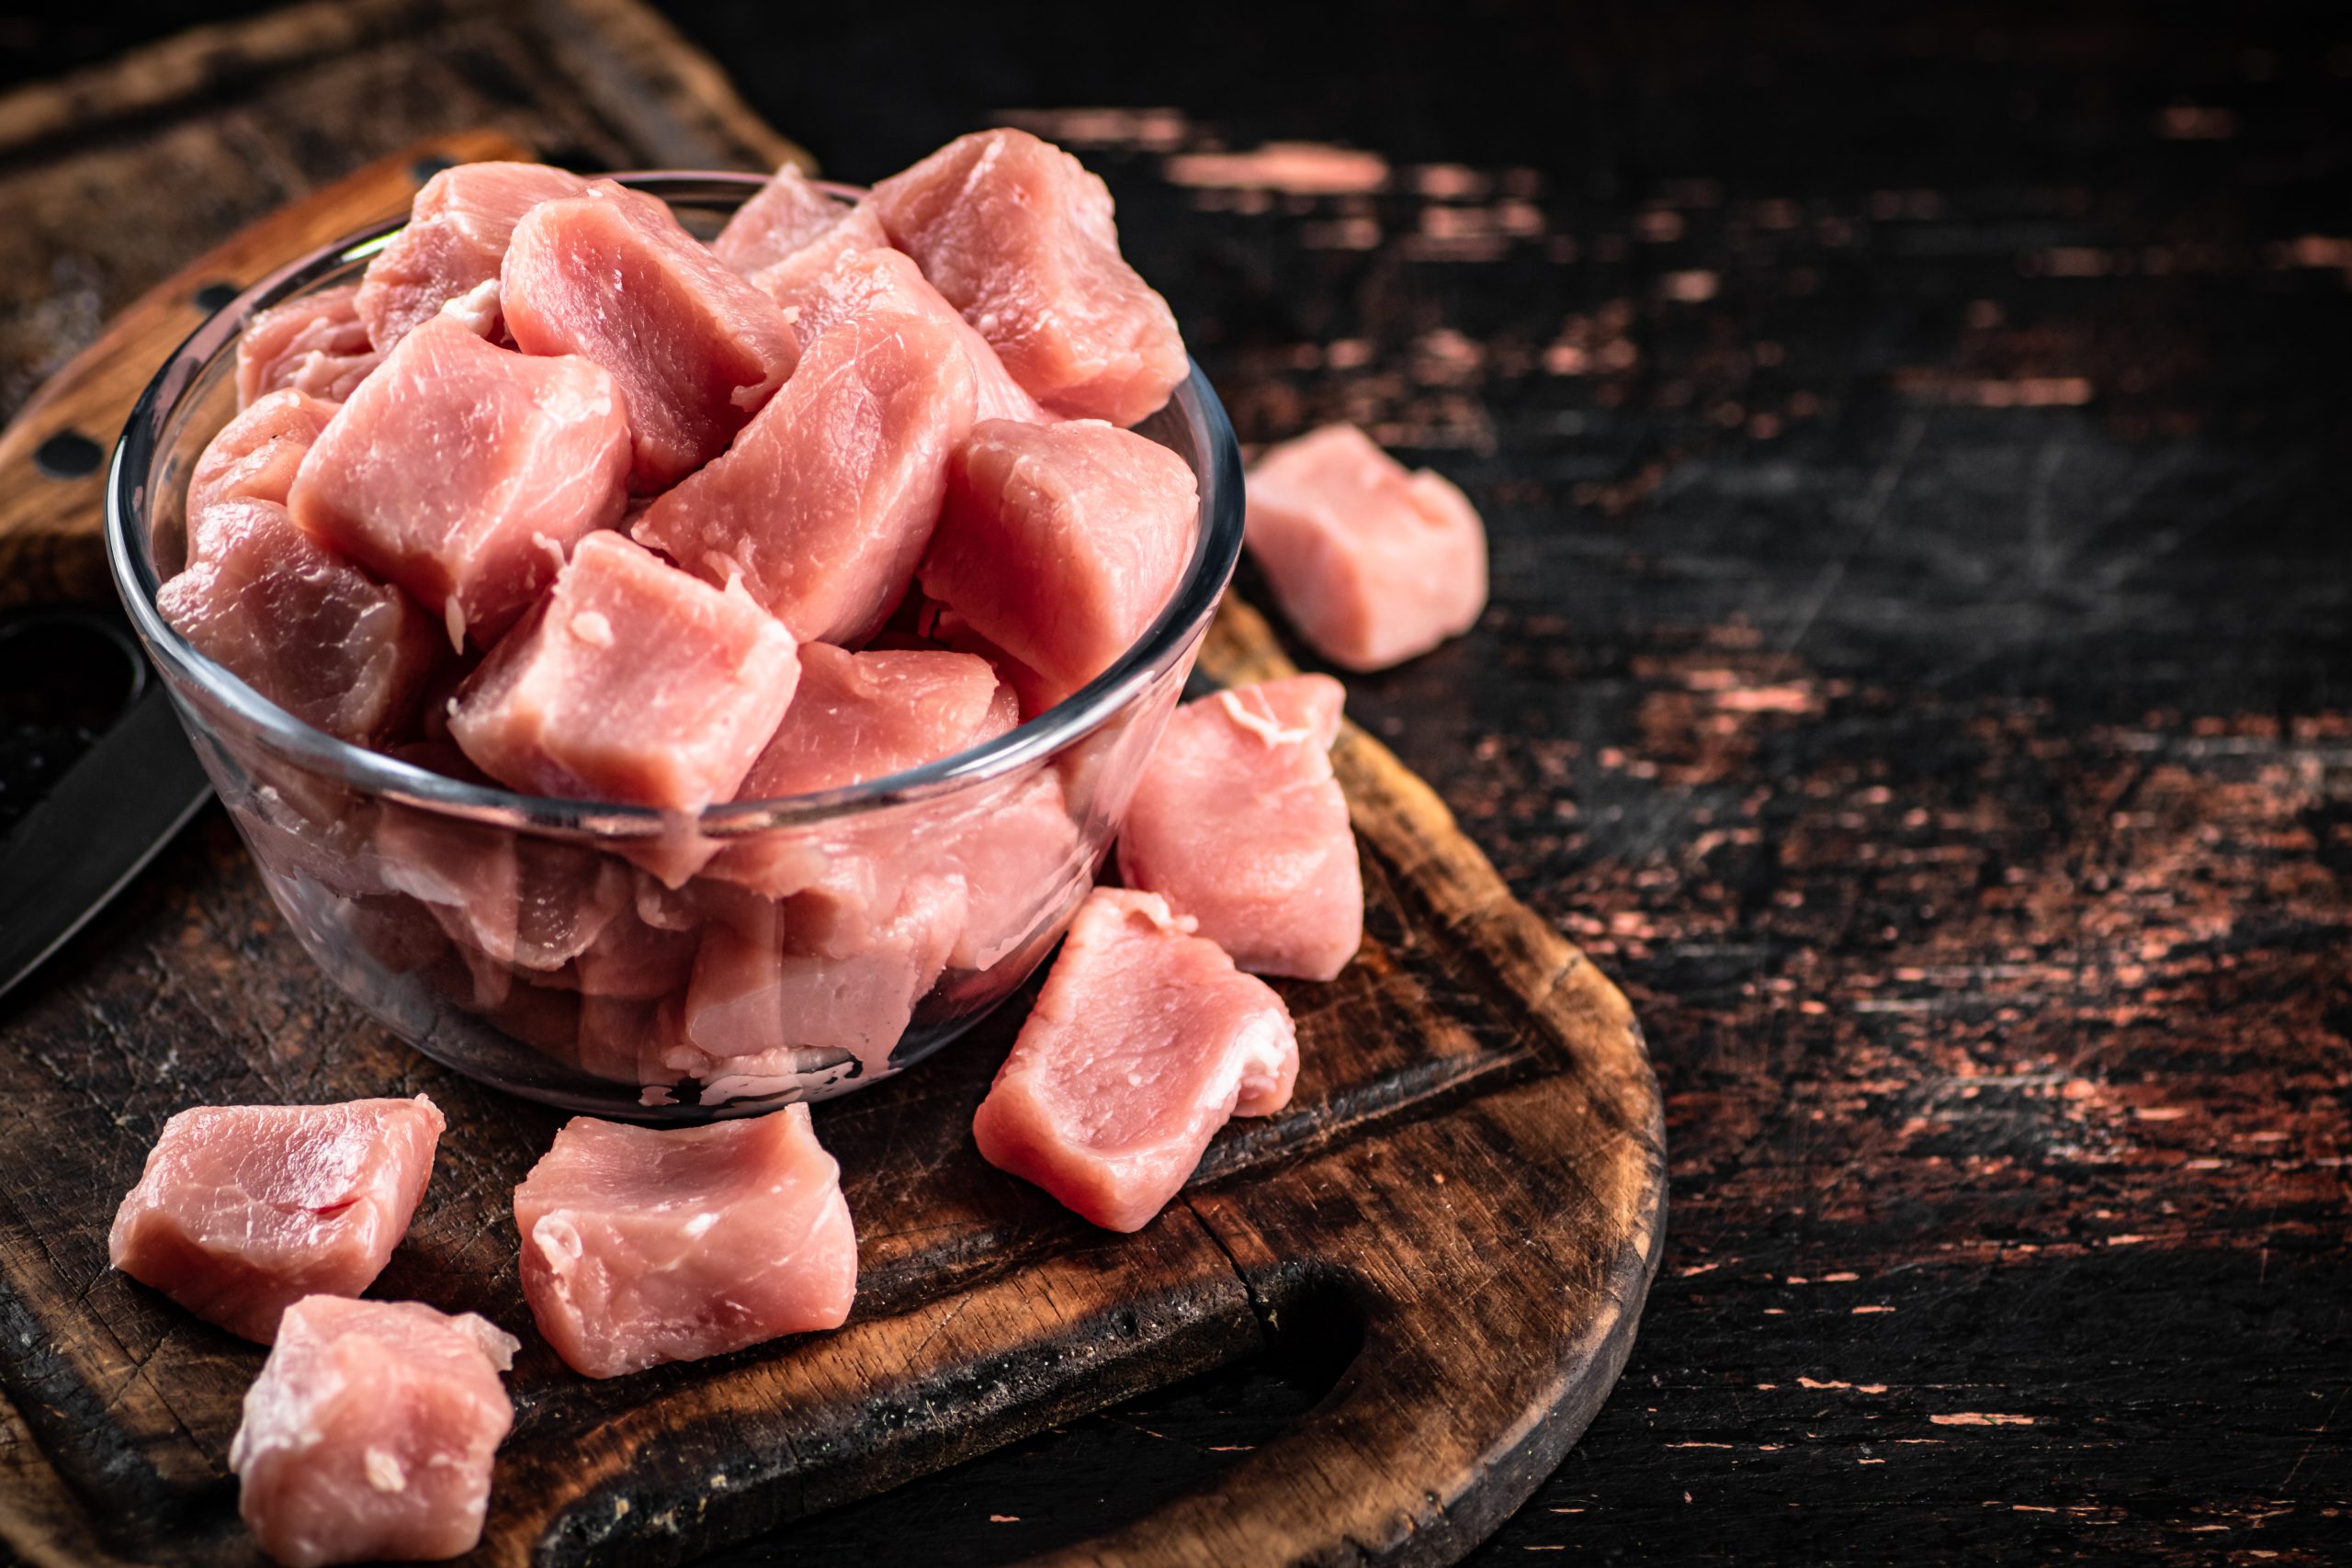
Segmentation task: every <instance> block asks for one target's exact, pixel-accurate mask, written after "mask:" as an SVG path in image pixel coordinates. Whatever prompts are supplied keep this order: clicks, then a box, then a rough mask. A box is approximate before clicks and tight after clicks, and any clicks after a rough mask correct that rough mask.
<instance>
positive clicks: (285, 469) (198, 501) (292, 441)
mask: <svg viewBox="0 0 2352 1568" xmlns="http://www.w3.org/2000/svg"><path fill="white" fill-rule="evenodd" d="M335 408H336V405H335V404H334V403H330V402H327V401H325V400H322V399H319V398H314V397H311V395H310V394H308V393H306V392H301V391H297V390H295V389H292V388H288V389H285V390H282V391H276V392H270V393H268V394H266V395H265V396H263V397H261V398H258V399H256V400H254V402H253V404H252V406H250V407H248V408H246V409H245V410H244V411H243V412H241V413H239V414H238V415H237V417H236V418H234V419H232V420H231V421H230V422H229V423H226V424H224V425H222V426H221V427H220V434H218V435H215V436H214V437H213V438H212V439H211V441H210V442H209V443H208V444H207V445H206V446H205V448H204V454H203V456H201V457H198V458H197V460H196V468H195V471H194V472H192V473H190V474H189V475H188V480H187V558H188V564H189V565H191V566H193V565H195V564H196V563H197V562H198V561H200V560H202V559H203V558H205V556H206V554H207V553H208V550H209V541H208V539H207V537H206V529H205V525H204V514H205V513H207V512H208V511H209V510H210V509H211V508H212V507H214V506H216V505H218V504H219V503H220V502H224V501H266V502H274V503H275V504H277V505H279V506H283V505H285V504H286V494H287V492H288V491H290V490H292V489H293V488H294V475H295V472H296V471H297V470H298V469H300V468H301V466H302V458H303V457H304V455H305V454H307V453H308V452H309V451H310V450H311V446H312V445H313V444H314V443H315V442H316V441H317V440H318V438H319V432H321V431H322V430H324V429H325V428H326V427H327V421H329V420H331V419H333V418H334V413H335Z"/></svg>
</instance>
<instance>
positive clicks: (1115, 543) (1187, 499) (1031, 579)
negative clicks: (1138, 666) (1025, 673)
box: [921, 420, 1200, 702]
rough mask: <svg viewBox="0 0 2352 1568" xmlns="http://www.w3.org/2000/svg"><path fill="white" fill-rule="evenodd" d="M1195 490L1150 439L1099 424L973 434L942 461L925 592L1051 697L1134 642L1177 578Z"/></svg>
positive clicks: (1180, 466)
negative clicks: (1031, 674)
mask: <svg viewBox="0 0 2352 1568" xmlns="http://www.w3.org/2000/svg"><path fill="white" fill-rule="evenodd" d="M1199 501H1200V492H1199V490H1198V489H1197V487H1196V486H1195V485H1194V483H1193V470H1192V468H1190V467H1188V466H1187V465H1186V464H1185V462H1184V460H1183V459H1182V457H1178V456H1176V454H1175V453H1173V452H1170V450H1169V449H1168V448H1167V447H1165V446H1160V445H1159V444H1158V443H1157V442H1153V441H1148V440H1146V439H1144V438H1143V437H1142V436H1140V435H1136V434H1132V433H1131V432H1128V431H1125V430H1119V429H1116V428H1114V427H1113V426H1111V425H1108V424H1104V423H1102V422H1100V421H1098V420H1074V421H1071V422H1069V423H1062V424H1051V425H1036V424H1020V423H1013V422H1012V421H1010V420H990V421H988V422H987V423H983V424H979V425H976V426H974V427H973V430H972V434H971V436H970V438H969V439H968V440H967V441H966V442H965V443H964V444H963V445H962V446H959V447H958V448H956V455H955V459H954V461H953V462H951V463H950V464H949V465H948V470H947V499H946V504H945V507H944V510H943V511H942V513H941V514H940V519H939V529H938V532H937V534H936V535H935V536H933V540H932V545H931V550H930V553H929V554H927V555H925V556H924V557H923V561H922V573H921V576H922V591H923V592H924V593H926V594H928V595H929V596H930V597H932V598H933V599H936V600H938V601H939V602H940V603H942V604H945V605H947V606H948V607H949V608H951V609H952V610H954V611H955V612H956V615H957V616H958V617H960V619H961V620H962V622H963V623H964V624H965V625H967V626H969V627H970V628H971V629H972V630H973V631H975V632H977V633H978V635H979V636H980V637H984V638H986V639H987V640H988V641H989V642H990V643H992V644H994V645H995V646H996V647H998V648H1001V649H1003V650H1004V651H1005V652H1006V653H1009V654H1011V655H1012V657H1013V658H1014V659H1017V660H1020V661H1021V662H1022V663H1023V664H1025V665H1027V666H1028V667H1029V668H1030V669H1032V670H1034V671H1036V672H1037V673H1038V675H1040V676H1042V677H1043V678H1044V680H1045V682H1046V683H1047V685H1048V686H1049V687H1050V688H1051V690H1050V692H1049V693H1047V694H1050V695H1051V696H1053V698H1054V700H1055V701H1057V702H1058V701H1060V700H1061V699H1062V698H1063V697H1066V696H1068V695H1069V694H1071V693H1073V692H1075V691H1077V690H1078V689H1079V688H1080V686H1083V685H1085V684H1086V682H1089V681H1091V680H1092V679H1093V678H1094V677H1095V676H1097V675H1099V674H1101V673H1102V672H1103V671H1105V670H1107V669H1109V668H1110V667H1111V665H1112V664H1113V663H1114V662H1115V661H1116V660H1118V658H1119V656H1120V655H1121V654H1124V653H1125V652H1126V650H1127V649H1129V648H1130V647H1131V646H1133V645H1134V643H1135V642H1136V639H1137V638H1138V637H1141V636H1142V635H1143V634H1144V632H1145V630H1146V629H1147V628H1148V627H1149V626H1150V625H1151V623H1152V622H1153V621H1154V620H1155V619H1156V618H1158V616H1159V612H1160V611H1161V610H1162V609H1163V608H1165V607H1166V605H1167V604H1168V601H1169V599H1170V596H1171V595H1173V594H1174V592H1176V587H1177V584H1178V583H1179V582H1181V581H1182V579H1183V576H1184V567H1185V564H1186V562H1187V561H1188V560H1190V558H1191V557H1192V552H1193V526H1194V518H1195V516H1196V513H1197V512H1198V510H1199Z"/></svg>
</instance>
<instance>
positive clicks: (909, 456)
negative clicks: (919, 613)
mask: <svg viewBox="0 0 2352 1568" xmlns="http://www.w3.org/2000/svg"><path fill="white" fill-rule="evenodd" d="M972 399H973V387H972V372H971V367H970V366H969V364H968V363H967V361H966V360H965V358H964V356H963V355H962V354H961V352H960V351H959V349H958V346H957V340H956V334H955V332H954V330H953V329H952V328H950V327H949V326H948V325H947V324H946V323H945V322H944V321H939V320H937V319H935V318H933V317H932V316H929V315H925V314H922V313H919V312H914V311H909V310H899V309H896V308H890V307H881V306H877V307H876V309H875V310H870V311H868V312H866V313H865V314H863V315H861V316H859V317H858V318H857V319H856V320H855V321H852V322H846V323H844V324H842V325H841V326H839V327H836V328H835V329H833V330H832V331H831V332H828V333H825V334H824V335H823V336H822V337H820V338H819V339H817V340H816V341H815V342H813V343H811V344H809V346H808V347H807V348H806V349H805V350H804V351H803V352H802V355H801V357H800V365H799V367H798V368H797V369H796V370H795V371H794V372H793V375H792V379H790V380H789V381H786V383H785V384H784V387H783V389H781V390H780V391H778V392H777V393H776V395H775V397H773V398H770V399H769V400H768V403H767V406H766V407H765V408H763V409H762V410H761V411H760V412H759V413H758V414H756V415H755V416H753V418H752V423H750V424H748V425H745V426H744V427H743V432H742V434H740V435H738V436H737V437H736V438H735V444H734V446H730V447H729V448H728V449H727V451H726V452H725V453H724V454H723V455H721V456H720V457H718V458H716V459H714V460H713V461H712V462H711V463H710V464H709V465H708V466H707V467H706V468H703V469H701V470H700V471H699V472H697V473H695V474H692V475H690V476H688V477H687V478H686V479H684V481H682V482H681V483H680V484H679V485H678V487H677V488H676V489H674V490H673V491H670V492H669V493H668V494H666V495H663V496H662V498H661V499H660V500H658V501H656V502H654V503H653V504H652V505H651V506H650V507H649V508H647V509H646V512H645V514H644V515H643V516H641V517H639V519H638V520H637V522H636V524H635V525H633V526H632V527H631V528H630V530H629V532H630V534H631V535H632V536H634V537H635V538H637V539H638V541H639V543H642V544H646V545H650V546H653V547H656V548H658V549H662V550H665V551H667V552H668V553H669V555H670V557H671V558H673V559H674V560H675V561H677V563H678V564H679V565H680V566H682V567H684V568H685V569H686V570H688V571H691V572H694V573H695V574H696V575H698V576H700V577H703V578H705V579H707V580H708V581H712V582H717V583H724V582H726V581H729V579H730V578H740V579H741V581H742V585H743V587H744V589H745V590H746V591H748V592H750V593H751V595H752V598H753V599H756V600H757V601H759V603H760V604H763V605H764V606H766V608H767V610H768V613H769V614H771V615H775V617H776V618H777V619H778V620H780V621H782V622H783V623H784V624H785V625H786V626H789V627H791V628H792V632H793V635H794V636H795V637H799V638H800V639H801V640H803V641H807V642H831V643H838V644H843V645H852V644H855V643H859V642H863V641H865V638H866V637H869V636H871V635H872V634H873V633H874V632H875V631H876V629H877V628H879V627H880V626H881V625H882V623H883V622H884V621H887V620H888V619H889V617H890V612H891V610H892V609H893V608H894V607H896V606H897V604H898V603H899V599H900V598H901V597H903V596H904V595H905V593H906V591H907V584H908V583H909V581H910V580H911V579H912V578H913V576H914V570H915V563H916V562H917V561H919V560H920V559H922V551H923V547H924V546H925V545H926V544H928V543H930V540H931V531H932V527H933V525H934V524H935V523H936V522H937V520H938V517H939V503H940V496H941V494H942V493H943V492H944V490H945V488H946V483H947V457H948V454H949V453H950V452H951V451H952V450H954V448H955V446H956V443H957V442H959V441H961V440H963V438H964V436H965V434H967V432H968V431H969V430H970V429H971V427H972Z"/></svg>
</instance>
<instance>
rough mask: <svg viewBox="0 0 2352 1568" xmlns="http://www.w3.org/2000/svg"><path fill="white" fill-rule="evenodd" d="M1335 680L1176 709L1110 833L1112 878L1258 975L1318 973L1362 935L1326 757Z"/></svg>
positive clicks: (1341, 811)
mask: <svg viewBox="0 0 2352 1568" xmlns="http://www.w3.org/2000/svg"><path fill="white" fill-rule="evenodd" d="M1346 699H1347V691H1346V688H1344V687H1342V686H1341V685H1340V683H1339V682H1337V681H1334V680H1332V679H1331V678H1330V677H1329V675H1295V676H1292V677H1291V678H1290V679H1288V680H1283V681H1269V682H1264V683H1263V684H1261V685H1255V686H1239V687H1236V688H1234V689H1233V690H1231V691H1228V692H1219V693H1217V694H1216V695H1214V696H1208V697H1203V698H1202V699H1201V700H1200V701H1198V702H1194V703H1187V704H1185V705H1183V706H1182V707H1181V708H1179V709H1177V710H1176V712H1175V714H1174V715H1173V716H1171V717H1170V719H1169V721H1168V728H1167V731H1166V733H1164V734H1163V735H1162V736H1161V737H1160V740H1159V750H1156V751H1154V752H1153V753H1152V757H1151V763H1150V765H1149V767H1148V768H1147V769H1146V771H1145V773H1144V775H1143V779H1142V782H1141V783H1140V784H1137V785H1136V792H1135V797H1134V799H1133V800H1132V801H1131V802H1130V803H1129V804H1128V807H1127V816H1126V822H1125V826H1124V827H1122V828H1121V829H1120V831H1119V874H1120V879H1121V880H1122V881H1124V882H1125V883H1126V885H1127V886H1130V887H1138V888H1143V889H1145V890H1147V891H1148V892H1152V893H1157V894H1159V895H1160V896H1162V897H1165V898H1166V899H1167V900H1168V907H1169V908H1171V909H1173V910H1175V911H1176V913H1178V914H1179V915H1189V916H1191V917H1192V918H1193V919H1195V920H1197V921H1199V922H1200V934H1201V935H1203V936H1204V937H1206V938H1207V939H1208V940H1209V941H1211V942H1216V944H1217V945H1218V946H1219V947H1221V948H1223V949H1225V951H1226V952H1227V953H1229V954H1230V955H1231V956H1232V958H1233V962H1234V963H1235V964H1238V966H1240V967H1241V968H1244V969H1247V970H1249V971H1250V972H1251V973H1253V974H1258V975H1291V976H1297V977H1299V978H1300V979H1306V980H1329V979H1330V978H1331V977H1332V976H1335V975H1337V974H1339V972H1340V970H1341V969H1343V968H1345V967H1346V966H1347V963H1348V960H1349V959H1351V958H1353V957H1354V956H1355V953H1356V949H1357V948H1358V947H1359V946H1361V945H1363V874H1362V872H1361V871H1360V870H1359V868H1358V866H1357V863H1356V840H1355V834H1354V832H1353V831H1352V830H1351V829H1350V828H1349V826H1348V802H1347V798H1346V796H1344V795H1341V794H1340V785H1339V781H1337V780H1336V779H1334V778H1333V777H1332V776H1331V760H1330V758H1329V756H1328V755H1327V754H1326V753H1327V752H1328V751H1329V749H1330V746H1331V742H1332V740H1333V739H1335V738H1336V737H1337V736H1338V734H1339V731H1340V705H1341V704H1342V703H1343V702H1345V701H1346Z"/></svg>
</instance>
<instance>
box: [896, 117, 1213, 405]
mask: <svg viewBox="0 0 2352 1568" xmlns="http://www.w3.org/2000/svg"><path fill="white" fill-rule="evenodd" d="M871 199H872V201H873V204H874V208H875V210H876V212H878V213H879V214H880V215H881V218H882V225H883V227H884V228H885V229H886V230H888V231H889V235H890V243H892V244H894V245H896V246H898V247H899V249H900V250H902V251H904V252H906V253H907V254H909V255H910V256H912V257H914V258H915V260H916V261H917V262H918V263H919V264H921V265H922V275H923V276H925V277H927V278H929V279H931V281H932V283H933V285H934V286H935V287H936V288H938V289H939V291H940V292H941V293H942V294H944V295H945V296H946V297H947V299H948V300H949V301H950V302H951V303H953V304H954V305H955V307H956V309H957V310H961V311H963V312H964V319H965V320H967V321H970V322H971V323H972V325H974V326H975V327H978V329H979V331H980V335H981V336H982V337H984V338H986V339H988V340H989V343H991V344H994V345H995V346H996V351H997V353H998V354H999V355H1001V356H1002V358H1003V360H1004V364H1005V367H1006V368H1007V369H1009V370H1011V371H1012V377H1013V379H1014V380H1016V381H1019V382H1020V383H1021V384H1022V385H1023V387H1026V388H1027V389H1029V391H1030V392H1031V394H1032V395H1034V396H1035V398H1036V400H1038V401H1039V402H1041V403H1043V404H1045V405H1046V407H1047V408H1049V409H1051V410H1053V412H1056V413H1058V414H1066V415H1069V416H1070V417H1071V418H1075V419H1107V420H1109V421H1111V422H1112V423H1114V424H1133V423H1136V421H1137V420H1139V419H1142V418H1143V417H1144V416H1145V415H1147V414H1148V413H1150V412H1152V411H1154V410H1155V409H1157V408H1159V405H1160V404H1162V403H1164V402H1166V401H1167V400H1168V394H1169V393H1170V392H1171V391H1173V390H1175V389H1176V384H1177V383H1178V382H1180V381H1182V379H1183V378H1184V376H1185V373H1186V369H1187V365H1186V361H1185V358H1184V342H1183V339H1182V338H1181V337H1179V336H1178V335H1177V333H1176V318H1175V317H1174V316H1173V315H1171V314H1170V312H1169V310H1168V301H1167V300H1165V299H1161V298H1160V297H1159V295H1158V294H1156V293H1154V292H1153V291H1152V290H1151V288H1149V287H1148V285H1146V284H1145V282H1144V281H1143V279H1142V278H1140V277H1137V276H1136V273H1135V269H1134V268H1133V267H1131V266H1129V265H1127V264H1126V262H1125V259H1124V258H1123V257H1121V255H1120V254H1119V236H1118V231H1117V230H1116V229H1115V228H1114V226H1113V223H1112V218H1111V193H1110V191H1109V189H1107V188H1106V187H1105V186H1103V182H1102V181H1101V180H1100V179H1098V178H1096V177H1095V176H1094V175H1091V174H1088V173H1087V172H1086V170H1085V168H1084V167H1082V166H1081V165H1080V163H1079V161H1078V160H1077V159H1075V158H1073V157H1071V156H1070V155H1069V153H1067V152H1063V151H1062V150H1061V149H1060V148H1058V147H1056V146H1054V145H1052V144H1051V143H1049V142H1045V141H1039V140H1037V138H1035V137H1034V136H1032V135H1030V134H1029V133H1028V132H1027V131H1024V130H983V131H978V132H975V133H974V134H972V135H970V136H963V137H958V138H957V139H956V140H955V141H951V142H949V143H948V144H947V145H946V146H944V147H943V148H941V149H940V150H939V151H938V152H933V154H932V155H931V156H930V157H928V158H925V159H924V160H923V161H922V163H920V164H916V165H915V166H914V167H912V168H910V169H909V170H907V171H906V172H905V173H903V174H898V175H891V176H890V177H889V178H888V179H887V180H884V181H883V182H882V183H881V184H880V185H878V186H875V187H874V195H873V197H872V198H871Z"/></svg>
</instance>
